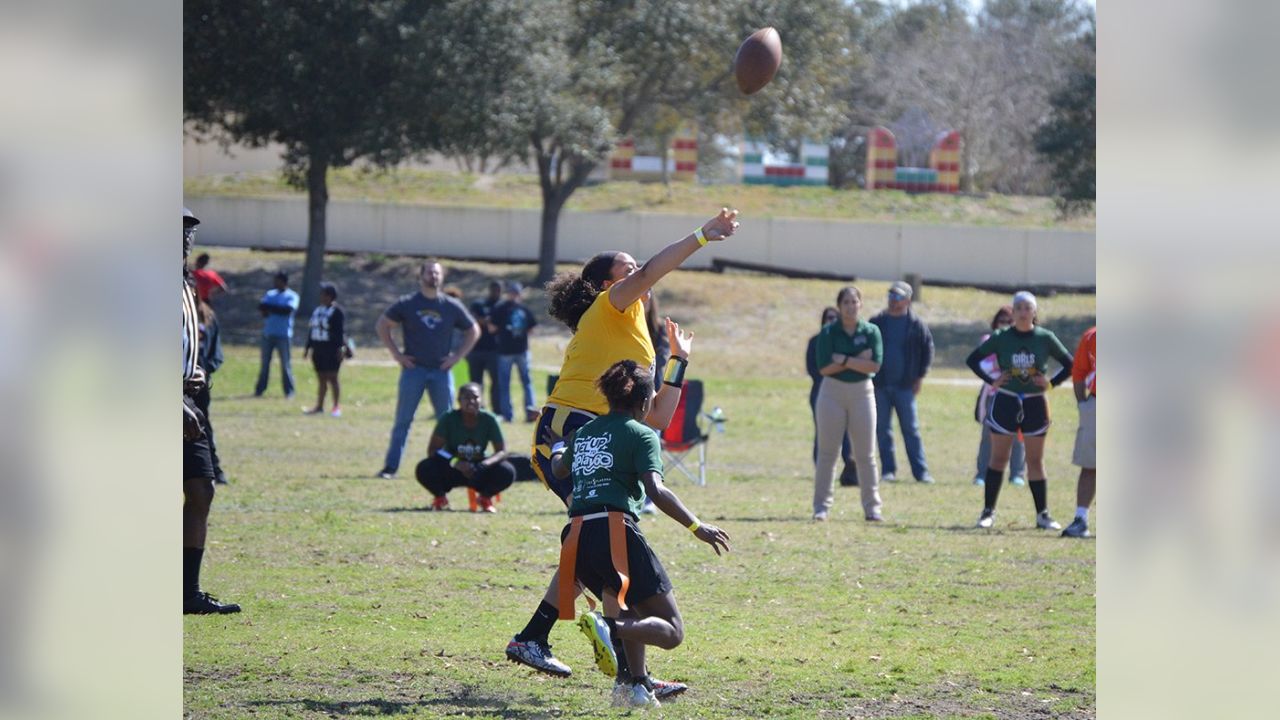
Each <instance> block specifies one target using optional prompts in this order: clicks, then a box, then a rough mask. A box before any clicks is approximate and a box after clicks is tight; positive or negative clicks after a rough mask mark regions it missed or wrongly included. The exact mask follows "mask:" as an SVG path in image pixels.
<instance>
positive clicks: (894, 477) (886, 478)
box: [880, 473, 898, 482]
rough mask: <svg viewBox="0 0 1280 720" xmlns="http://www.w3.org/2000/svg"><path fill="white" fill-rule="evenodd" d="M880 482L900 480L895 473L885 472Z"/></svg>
mask: <svg viewBox="0 0 1280 720" xmlns="http://www.w3.org/2000/svg"><path fill="white" fill-rule="evenodd" d="M880 482H898V476H897V475H894V474H893V473H885V474H883V475H881V476H880Z"/></svg>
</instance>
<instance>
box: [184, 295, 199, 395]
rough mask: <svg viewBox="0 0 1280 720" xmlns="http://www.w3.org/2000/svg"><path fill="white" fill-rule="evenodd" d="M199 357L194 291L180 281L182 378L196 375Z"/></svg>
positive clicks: (185, 378) (197, 320)
mask: <svg viewBox="0 0 1280 720" xmlns="http://www.w3.org/2000/svg"><path fill="white" fill-rule="evenodd" d="M199 357H200V320H199V317H198V316H197V315H196V293H195V291H194V290H193V289H192V288H191V284H190V283H188V282H187V281H186V280H183V281H182V379H183V380H184V381H186V380H190V379H191V378H193V377H195V376H196V367H197V362H198V360H199Z"/></svg>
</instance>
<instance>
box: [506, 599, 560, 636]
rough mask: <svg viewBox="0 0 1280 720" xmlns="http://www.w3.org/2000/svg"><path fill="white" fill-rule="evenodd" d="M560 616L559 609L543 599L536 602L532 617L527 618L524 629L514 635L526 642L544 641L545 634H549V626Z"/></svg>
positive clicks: (553, 625) (551, 626)
mask: <svg viewBox="0 0 1280 720" xmlns="http://www.w3.org/2000/svg"><path fill="white" fill-rule="evenodd" d="M559 617H560V611H559V610H557V609H556V608H555V606H554V605H552V604H551V603H549V602H547V601H546V600H543V601H542V602H541V603H539V604H538V609H537V610H534V611H533V617H531V618H529V624H528V625H525V626H524V630H521V631H520V634H519V635H516V640H519V641H520V642H528V641H530V640H542V641H544V642H545V641H546V639H547V636H549V635H550V634H551V628H553V627H555V625H556V620H557V619H558V618H559Z"/></svg>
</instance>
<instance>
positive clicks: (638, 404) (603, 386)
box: [596, 360, 653, 412]
mask: <svg viewBox="0 0 1280 720" xmlns="http://www.w3.org/2000/svg"><path fill="white" fill-rule="evenodd" d="M596 387H597V388H599V389H600V393H601V394H603V395H604V398H605V400H608V401H609V409H610V410H611V411H615V412H635V411H637V410H639V409H640V408H642V407H644V404H645V402H646V401H648V399H649V398H650V397H651V396H652V395H653V375H651V374H650V373H649V370H648V369H647V368H644V367H641V366H640V365H639V364H637V363H636V361H635V360H619V361H618V362H616V363H614V364H613V365H610V366H609V369H608V370H605V371H604V374H603V375H601V376H600V379H599V380H596Z"/></svg>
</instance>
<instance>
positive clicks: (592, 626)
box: [578, 610, 618, 677]
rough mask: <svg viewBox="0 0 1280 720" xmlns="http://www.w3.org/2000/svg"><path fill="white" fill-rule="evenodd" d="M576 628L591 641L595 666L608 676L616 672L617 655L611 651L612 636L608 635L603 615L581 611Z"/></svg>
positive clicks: (614, 674)
mask: <svg viewBox="0 0 1280 720" xmlns="http://www.w3.org/2000/svg"><path fill="white" fill-rule="evenodd" d="M578 629H579V630H581V631H582V634H583V635H586V636H587V639H588V640H590V641H591V648H592V649H593V650H594V651H595V654H596V667H598V668H600V672H602V673H604V674H605V675H607V676H608V677H614V676H616V675H617V674H618V656H617V655H616V654H614V652H613V638H611V637H609V626H608V625H606V624H605V622H604V617H603V616H602V615H601V614H600V613H598V612H595V611H594V610H593V611H591V612H585V613H582V617H580V618H578Z"/></svg>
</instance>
